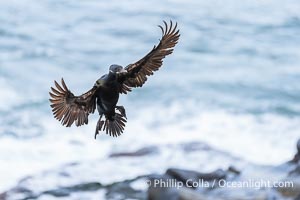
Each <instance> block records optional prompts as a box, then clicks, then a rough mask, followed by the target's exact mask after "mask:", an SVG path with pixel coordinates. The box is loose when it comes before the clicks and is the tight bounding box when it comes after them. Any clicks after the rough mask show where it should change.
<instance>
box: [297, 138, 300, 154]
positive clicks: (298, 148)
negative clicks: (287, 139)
mask: <svg viewBox="0 0 300 200" xmlns="http://www.w3.org/2000/svg"><path fill="white" fill-rule="evenodd" d="M297 150H298V154H299V155H300V139H299V140H298V142H297Z"/></svg>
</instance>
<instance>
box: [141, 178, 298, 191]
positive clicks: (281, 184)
mask: <svg viewBox="0 0 300 200" xmlns="http://www.w3.org/2000/svg"><path fill="white" fill-rule="evenodd" d="M147 184H148V185H149V186H152V187H162V188H164V187H172V188H181V187H188V188H200V187H201V188H214V187H220V188H254V189H260V188H287V187H294V183H293V182H292V181H270V180H263V179H261V180H252V179H248V180H243V181H228V180H225V179H220V180H213V181H206V180H203V179H199V180H197V181H196V180H194V179H188V180H187V181H185V182H182V181H178V180H176V179H153V180H152V181H150V180H149V181H147Z"/></svg>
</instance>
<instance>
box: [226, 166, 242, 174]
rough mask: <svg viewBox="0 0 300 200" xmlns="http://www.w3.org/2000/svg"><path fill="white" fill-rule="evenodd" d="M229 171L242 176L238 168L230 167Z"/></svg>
mask: <svg viewBox="0 0 300 200" xmlns="http://www.w3.org/2000/svg"><path fill="white" fill-rule="evenodd" d="M227 171H228V172H231V173H234V174H236V175H240V174H241V171H240V170H238V169H237V168H235V167H234V166H229V167H228V170H227Z"/></svg>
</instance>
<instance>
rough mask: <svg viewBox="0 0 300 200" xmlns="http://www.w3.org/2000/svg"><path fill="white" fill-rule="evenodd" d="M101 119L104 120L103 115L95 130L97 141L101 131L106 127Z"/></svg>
mask: <svg viewBox="0 0 300 200" xmlns="http://www.w3.org/2000/svg"><path fill="white" fill-rule="evenodd" d="M101 118H102V115H100V118H99V120H98V122H97V126H96V130H95V139H96V137H97V135H98V134H99V131H101V129H102V127H103V125H104V122H105V121H103V120H101Z"/></svg>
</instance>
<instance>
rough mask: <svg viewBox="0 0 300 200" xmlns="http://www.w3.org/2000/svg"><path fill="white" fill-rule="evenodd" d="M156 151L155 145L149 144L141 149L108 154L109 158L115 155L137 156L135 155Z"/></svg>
mask: <svg viewBox="0 0 300 200" xmlns="http://www.w3.org/2000/svg"><path fill="white" fill-rule="evenodd" d="M157 152H158V149H157V147H155V146H150V147H145V148H142V149H139V150H137V151H134V152H121V153H112V154H110V155H109V157H110V158H116V157H137V156H146V155H150V154H155V153H157Z"/></svg>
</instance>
